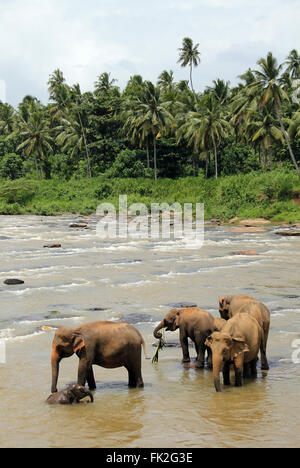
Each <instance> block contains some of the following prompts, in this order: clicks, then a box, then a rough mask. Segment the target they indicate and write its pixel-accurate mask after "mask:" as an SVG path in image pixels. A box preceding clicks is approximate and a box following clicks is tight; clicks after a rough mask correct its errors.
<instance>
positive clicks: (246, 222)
mask: <svg viewBox="0 0 300 468" xmlns="http://www.w3.org/2000/svg"><path fill="white" fill-rule="evenodd" d="M239 224H240V225H241V226H245V227H256V226H269V225H270V224H272V223H271V221H268V220H267V219H264V218H257V219H243V220H242V221H240V222H239Z"/></svg>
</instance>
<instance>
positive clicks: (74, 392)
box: [67, 384, 94, 403]
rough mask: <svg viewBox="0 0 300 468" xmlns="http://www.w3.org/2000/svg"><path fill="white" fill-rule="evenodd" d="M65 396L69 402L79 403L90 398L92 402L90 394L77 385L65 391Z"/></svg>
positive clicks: (92, 398)
mask: <svg viewBox="0 0 300 468" xmlns="http://www.w3.org/2000/svg"><path fill="white" fill-rule="evenodd" d="M67 395H68V397H69V399H70V401H80V400H83V398H86V397H90V399H91V403H93V402H94V397H93V394H92V392H91V391H90V390H88V389H86V388H85V387H82V386H81V385H78V384H73V385H71V386H70V387H69V388H68V390H67Z"/></svg>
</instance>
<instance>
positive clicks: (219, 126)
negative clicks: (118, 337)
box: [177, 94, 230, 179]
mask: <svg viewBox="0 0 300 468" xmlns="http://www.w3.org/2000/svg"><path fill="white" fill-rule="evenodd" d="M229 132H230V126H229V123H228V121H227V120H226V118H225V115H224V109H223V107H222V106H221V105H220V103H219V102H218V101H217V99H216V98H215V96H214V95H213V94H209V95H206V96H204V97H203V99H202V101H201V102H200V104H199V105H198V106H197V110H196V111H194V112H189V114H188V115H187V119H186V122H185V123H184V124H183V126H182V127H181V128H179V129H178V132H177V137H178V141H180V139H181V138H184V139H185V140H186V141H187V143H188V145H189V146H192V147H193V148H194V150H195V151H198V152H204V153H205V154H206V175H207V171H208V162H209V159H210V152H213V154H214V160H215V176H216V179H217V178H218V174H219V172H218V146H219V145H220V143H221V142H222V140H223V139H224V138H225V137H227V136H228V135H229Z"/></svg>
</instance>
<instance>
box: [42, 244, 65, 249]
mask: <svg viewBox="0 0 300 468" xmlns="http://www.w3.org/2000/svg"><path fill="white" fill-rule="evenodd" d="M44 249H61V244H58V243H57V244H48V245H44Z"/></svg>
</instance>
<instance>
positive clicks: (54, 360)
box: [51, 327, 85, 393]
mask: <svg viewBox="0 0 300 468" xmlns="http://www.w3.org/2000/svg"><path fill="white" fill-rule="evenodd" d="M84 348H85V341H84V338H83V336H82V335H80V333H79V332H77V331H76V330H75V329H71V328H65V327H62V328H60V329H59V330H57V332H56V333H55V336H54V340H53V346H52V357H51V365H52V387H51V391H52V393H56V392H57V380H58V374H59V363H60V361H61V360H62V359H63V358H68V357H71V356H73V354H75V353H78V352H80V351H82V350H83V349H84Z"/></svg>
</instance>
